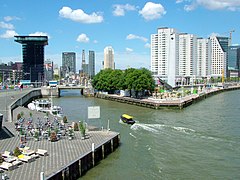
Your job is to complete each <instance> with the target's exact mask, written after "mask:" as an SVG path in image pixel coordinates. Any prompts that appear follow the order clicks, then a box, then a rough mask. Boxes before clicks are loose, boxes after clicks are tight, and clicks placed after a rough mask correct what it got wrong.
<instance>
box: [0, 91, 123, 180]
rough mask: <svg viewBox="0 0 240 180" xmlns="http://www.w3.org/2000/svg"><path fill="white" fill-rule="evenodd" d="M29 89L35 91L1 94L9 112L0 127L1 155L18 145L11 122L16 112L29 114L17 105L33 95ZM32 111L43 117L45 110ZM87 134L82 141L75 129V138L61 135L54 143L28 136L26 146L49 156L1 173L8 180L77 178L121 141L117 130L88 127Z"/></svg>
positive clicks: (35, 116) (35, 114)
mask: <svg viewBox="0 0 240 180" xmlns="http://www.w3.org/2000/svg"><path fill="white" fill-rule="evenodd" d="M32 91H34V92H35V91H36V90H26V91H11V92H7V93H8V94H7V93H6V95H7V96H4V95H5V93H4V94H0V105H1V107H6V110H7V111H9V112H11V113H9V114H10V115H9V116H11V119H8V118H5V117H4V119H5V121H3V124H2V125H3V129H0V135H1V137H2V136H6V137H2V138H0V153H1V154H3V153H4V152H5V151H13V150H14V149H15V148H16V147H19V146H20V137H19V136H18V132H17V131H16V130H15V126H14V122H15V121H16V116H17V114H19V113H20V112H23V113H24V114H25V115H26V116H27V117H28V116H29V113H30V110H29V109H27V108H24V107H21V106H19V103H18V102H20V103H21V104H20V105H24V103H25V102H28V101H29V100H30V99H28V98H27V97H29V98H33V97H31V96H29V94H32ZM38 91H39V90H38ZM12 94H14V98H12ZM10 97H11V98H10ZM23 97H24V98H25V99H23ZM23 100H24V101H23ZM6 102H7V104H6ZM7 111H6V112H5V111H0V112H3V113H2V114H3V116H6V115H7V114H8V113H7ZM31 113H32V115H33V118H35V119H37V118H40V119H42V118H43V117H44V116H45V113H41V112H36V111H31ZM27 117H26V118H27ZM53 118H54V117H52V116H51V115H49V119H50V120H53ZM7 120H8V121H7ZM86 133H87V134H86V139H84V140H83V139H82V138H81V134H80V132H79V131H75V132H74V134H75V137H74V138H73V139H72V140H69V138H68V136H62V137H61V138H60V140H58V141H56V142H51V141H48V140H47V139H43V138H42V139H40V140H39V141H35V140H34V138H33V137H27V139H26V144H25V145H26V146H27V147H29V148H30V149H31V150H35V151H36V150H38V149H44V150H46V151H47V152H48V156H40V157H39V158H36V159H35V160H34V161H33V162H29V163H23V164H21V165H18V166H17V168H15V169H13V170H11V171H5V172H4V173H5V174H7V176H8V177H9V179H11V180H19V179H24V180H33V179H41V180H43V179H44V180H46V179H50V180H52V179H56V180H66V179H78V178H79V177H81V176H83V175H84V174H85V173H86V172H87V171H88V170H89V169H91V168H93V167H94V166H96V165H97V164H98V163H99V162H100V161H101V160H102V159H104V158H106V157H107V156H108V155H109V154H111V153H112V152H114V151H115V149H116V148H118V146H119V144H120V134H119V133H118V132H113V131H107V130H100V131H90V130H89V131H88V132H86Z"/></svg>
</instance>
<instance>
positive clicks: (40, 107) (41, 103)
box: [28, 99, 63, 117]
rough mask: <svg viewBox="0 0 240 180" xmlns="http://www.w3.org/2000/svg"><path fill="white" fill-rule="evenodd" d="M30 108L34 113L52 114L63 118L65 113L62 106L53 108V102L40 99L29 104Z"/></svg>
mask: <svg viewBox="0 0 240 180" xmlns="http://www.w3.org/2000/svg"><path fill="white" fill-rule="evenodd" d="M28 108H29V109H31V110H34V111H39V112H44V113H47V112H48V113H50V114H52V115H55V116H58V117H62V116H63V112H62V108H61V107H60V106H53V105H52V102H51V100H48V99H38V100H35V101H32V102H31V103H29V104H28Z"/></svg>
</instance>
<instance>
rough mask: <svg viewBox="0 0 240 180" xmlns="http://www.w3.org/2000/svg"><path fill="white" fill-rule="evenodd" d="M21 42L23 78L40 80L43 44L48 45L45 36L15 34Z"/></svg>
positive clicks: (41, 75)
mask: <svg viewBox="0 0 240 180" xmlns="http://www.w3.org/2000/svg"><path fill="white" fill-rule="evenodd" d="M15 38H16V39H15V41H16V42H18V43H20V44H22V55H23V75H24V77H23V79H24V80H31V82H36V81H38V82H42V81H43V79H44V68H43V65H44V46H45V45H48V37H47V36H15Z"/></svg>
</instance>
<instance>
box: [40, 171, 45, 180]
mask: <svg viewBox="0 0 240 180" xmlns="http://www.w3.org/2000/svg"><path fill="white" fill-rule="evenodd" d="M44 179H45V178H44V172H40V180H44Z"/></svg>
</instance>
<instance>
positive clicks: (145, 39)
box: [126, 34, 148, 42]
mask: <svg viewBox="0 0 240 180" xmlns="http://www.w3.org/2000/svg"><path fill="white" fill-rule="evenodd" d="M126 39H127V40H132V39H140V40H141V41H144V42H147V41H148V39H147V38H145V37H142V36H137V35H134V34H129V35H127V37H126Z"/></svg>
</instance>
